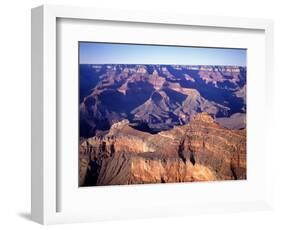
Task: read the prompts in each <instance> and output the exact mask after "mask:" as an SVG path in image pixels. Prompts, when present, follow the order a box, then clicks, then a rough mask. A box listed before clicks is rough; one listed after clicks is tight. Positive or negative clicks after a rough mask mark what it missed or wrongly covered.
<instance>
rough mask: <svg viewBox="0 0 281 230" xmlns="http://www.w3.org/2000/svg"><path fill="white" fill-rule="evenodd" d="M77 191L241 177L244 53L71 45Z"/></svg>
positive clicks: (236, 50)
mask: <svg viewBox="0 0 281 230" xmlns="http://www.w3.org/2000/svg"><path fill="white" fill-rule="evenodd" d="M77 60H78V61H77V62H78V76H77V77H78V79H79V86H78V87H79V89H78V92H79V93H78V98H79V99H78V100H79V105H78V111H77V113H78V114H79V119H78V122H79V124H77V125H78V127H79V140H77V141H78V143H79V152H78V155H79V156H78V159H79V172H77V173H79V182H78V183H79V186H80V187H88V186H106V185H130V184H158V183H182V182H185V183H187V182H212V181H235V180H246V179H247V151H246V150H247V148H246V147H247V136H246V133H247V131H246V130H247V129H246V126H247V125H246V114H247V103H246V102H247V100H246V94H247V93H246V91H247V49H244V48H235V47H197V46H179V45H162V44H159V45H158V44H157V45H155V44H130V43H106V42H95V41H79V42H78V56H77Z"/></svg>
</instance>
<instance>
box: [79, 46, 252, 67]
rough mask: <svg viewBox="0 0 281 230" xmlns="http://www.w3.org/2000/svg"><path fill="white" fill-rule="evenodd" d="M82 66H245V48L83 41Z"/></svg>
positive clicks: (81, 47)
mask: <svg viewBox="0 0 281 230" xmlns="http://www.w3.org/2000/svg"><path fill="white" fill-rule="evenodd" d="M79 45H80V64H178V65H237V66H246V59H247V58H246V56H247V50H246V49H229V48H199V47H177V46H157V45H134V44H117V43H96V42H80V43H79Z"/></svg>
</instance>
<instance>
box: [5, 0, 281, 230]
mask: <svg viewBox="0 0 281 230" xmlns="http://www.w3.org/2000/svg"><path fill="white" fill-rule="evenodd" d="M279 2H280V1H278V0H276V1H274V0H260V1H250V0H233V1H226V0H205V1H204V0H192V1H190V0H184V1H180V0H169V1H168V0H167V1H165V0H162V1H156V0H154V1H152V0H135V1H134V0H101V1H97V0H79V1H78V0H49V1H47V0H46V1H36V0H6V1H4V0H3V1H2V2H1V6H0V17H1V20H0V28H1V34H0V40H1V42H0V58H1V60H0V66H1V75H0V77H1V81H0V135H1V136H0V147H1V149H0V156H1V160H0V182H1V189H0V228H1V229H23V228H28V229H37V228H40V225H38V224H35V223H33V222H31V221H30V220H29V215H30V214H29V213H30V212H29V210H30V8H32V7H35V6H38V5H41V4H43V3H45V4H46V3H47V4H63V5H65V4H68V5H80V6H83V5H84V6H92V7H102V8H116V9H132V10H133V9H137V10H147V11H155V12H161V11H162V12H167V11H170V12H174V13H177V12H178V13H186V14H199V15H200V14H201V15H203V14H206V15H226V16H241V17H262V18H272V19H274V20H275V79H276V82H275V87H276V88H275V91H276V97H278V98H279V99H281V96H280V91H281V90H280V89H281V87H280V83H281V80H280V78H279V77H278V76H281V71H280V69H278V68H279V66H280V65H278V63H279V62H280V58H281V57H280V55H281V49H280V48H281V47H280V46H281V42H280V41H281V13H280V9H281V6H279V5H278V3H279ZM270 112H272V113H274V114H275V122H276V132H275V133H273V134H272V138H275V139H276V145H275V149H276V151H275V152H274V153H272V154H274V157H275V165H274V167H275V176H276V181H277V183H276V185H275V203H276V208H275V210H274V211H273V212H271V211H270V212H254V213H236V214H223V215H212V214H209V215H202V216H188V217H185V218H183V217H181V218H180V217H179V218H168V219H149V220H130V221H115V222H100V223H94V224H93V223H92V224H75V225H60V226H50V227H47V228H52V229H78V228H79V229H80V228H85V229H90V228H91V229H93V228H95V229H113V228H114V229H124V230H125V229H132V228H134V229H145V228H148V229H152V228H154V229H156V228H157V229H176V228H181V229H188V228H189V229H201V228H202V229H217V230H218V229H228V230H231V229H236V230H237V229H255V230H256V229H278V228H279V229H280V227H281V199H280V198H281V186H280V184H281V183H280V182H278V181H281V180H280V178H281V177H280V176H281V170H280V164H281V150H280V147H279V146H278V144H279V143H278V142H280V136H281V135H280V132H281V126H280V121H279V120H280V118H279V117H281V113H280V108H276V110H275V111H270ZM257 131H258V127H257ZM206 195H207V194H206Z"/></svg>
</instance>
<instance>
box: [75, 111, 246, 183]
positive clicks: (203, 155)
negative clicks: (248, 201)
mask: <svg viewBox="0 0 281 230" xmlns="http://www.w3.org/2000/svg"><path fill="white" fill-rule="evenodd" d="M80 162H81V164H80V185H82V186H83V185H85V186H87V185H116V184H142V183H169V182H191V181H213V180H231V179H246V132H245V130H230V129H226V128H223V127H221V126H220V125H219V124H217V123H216V122H215V121H214V120H213V119H212V117H211V116H209V115H208V114H206V113H201V114H198V115H196V116H194V118H193V119H192V120H191V122H190V123H189V124H187V125H183V126H178V127H175V128H173V129H171V130H169V131H163V132H159V133H158V134H150V133H145V132H141V131H139V130H136V129H134V128H132V127H130V125H129V122H128V121H121V122H118V123H116V124H114V125H113V126H112V127H111V129H110V131H109V132H108V134H107V135H105V136H104V137H102V138H97V137H93V138H89V139H86V140H84V141H81V143H80Z"/></svg>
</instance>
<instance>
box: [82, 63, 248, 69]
mask: <svg viewBox="0 0 281 230" xmlns="http://www.w3.org/2000/svg"><path fill="white" fill-rule="evenodd" d="M79 65H178V66H231V67H233V66H235V67H244V68H246V67H247V66H243V65H230V64H228V65H218V64H212V65H210V64H197V65H194V64H191V65H190V64H159V63H157V64H155V63H153V64H150V63H79Z"/></svg>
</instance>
